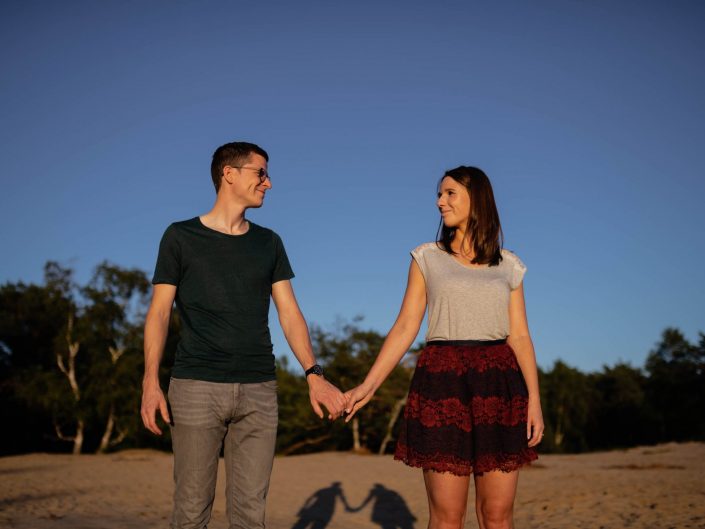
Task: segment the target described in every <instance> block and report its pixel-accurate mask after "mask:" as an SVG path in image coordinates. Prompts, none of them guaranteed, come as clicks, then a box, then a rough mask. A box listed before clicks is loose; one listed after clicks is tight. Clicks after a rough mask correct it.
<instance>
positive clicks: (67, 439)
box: [54, 422, 76, 441]
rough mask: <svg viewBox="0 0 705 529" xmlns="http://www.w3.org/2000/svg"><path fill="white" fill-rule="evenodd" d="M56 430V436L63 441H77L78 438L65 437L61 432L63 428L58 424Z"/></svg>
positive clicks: (55, 425)
mask: <svg viewBox="0 0 705 529" xmlns="http://www.w3.org/2000/svg"><path fill="white" fill-rule="evenodd" d="M54 429H55V430H56V436H57V437H58V438H59V439H61V440H62V441H75V440H76V436H73V437H69V436H68V435H64V433H63V432H62V431H61V426H59V423H58V422H55V423H54Z"/></svg>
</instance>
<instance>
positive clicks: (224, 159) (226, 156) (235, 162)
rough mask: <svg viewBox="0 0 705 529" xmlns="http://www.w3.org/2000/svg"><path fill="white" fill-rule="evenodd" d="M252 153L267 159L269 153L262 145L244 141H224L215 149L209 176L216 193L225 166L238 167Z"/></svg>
mask: <svg viewBox="0 0 705 529" xmlns="http://www.w3.org/2000/svg"><path fill="white" fill-rule="evenodd" d="M252 154H259V155H260V156H261V157H262V158H264V159H265V160H267V161H269V155H268V154H267V152H266V151H265V150H264V149H263V148H262V147H260V146H259V145H255V144H254V143H247V142H246V141H234V142H232V143H226V144H225V145H221V146H220V147H218V148H217V149H216V150H215V152H214V153H213V161H212V162H211V178H212V179H213V185H214V186H215V192H216V193H217V192H218V191H219V190H220V183H221V182H222V181H223V169H224V168H225V166H226V165H229V166H230V167H240V166H242V165H244V164H246V163H247V161H248V160H249V158H250V156H251V155H252Z"/></svg>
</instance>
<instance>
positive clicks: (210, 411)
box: [142, 142, 345, 529]
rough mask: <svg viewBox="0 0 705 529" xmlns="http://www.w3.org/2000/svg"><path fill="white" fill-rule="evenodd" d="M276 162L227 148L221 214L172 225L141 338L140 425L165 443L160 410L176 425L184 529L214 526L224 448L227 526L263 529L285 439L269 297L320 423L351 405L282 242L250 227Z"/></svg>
mask: <svg viewBox="0 0 705 529" xmlns="http://www.w3.org/2000/svg"><path fill="white" fill-rule="evenodd" d="M268 160H269V156H268V155H267V153H266V152H265V151H264V150H263V149H262V148H260V147H258V146H257V145H254V144H251V143H245V142H235V143H228V144H225V145H223V146H221V147H219V148H218V149H217V150H216V151H215V153H214V154H213V161H212V163H211V176H212V178H213V184H214V185H215V189H216V193H217V198H216V201H215V205H214V206H213V209H212V210H211V211H210V212H208V213H207V214H205V215H202V216H200V217H195V218H193V219H191V220H187V221H183V222H176V223H174V224H172V225H171V226H169V228H167V230H166V232H165V233H164V236H163V238H162V241H161V244H160V246H159V257H158V258H157V265H156V269H155V273H154V278H153V279H152V283H153V284H154V293H153V297H152V303H151V305H150V308H149V312H148V313H147V318H146V323H145V331H144V351H145V372H144V381H143V394H142V420H143V422H144V424H145V426H146V427H147V429H149V430H150V431H151V432H154V433H155V434H161V433H162V432H161V429H160V428H159V426H158V425H157V422H156V415H157V411H158V412H159V414H160V415H161V417H162V419H164V421H165V422H168V423H171V432H172V433H171V435H172V446H173V451H174V481H175V491H174V511H173V517H172V527H173V528H175V529H187V528H188V529H190V528H199V529H200V528H203V527H205V526H206V524H207V523H208V521H209V519H210V514H211V509H212V505H213V498H214V496H215V484H216V472H217V469H218V457H219V454H220V450H221V447H223V448H224V452H225V468H226V496H227V498H226V506H227V515H228V519H229V524H230V528H231V529H233V528H243V529H244V528H247V529H251V528H254V527H264V507H265V499H266V496H267V489H268V487H269V477H270V474H271V469H272V462H273V458H274V445H275V440H276V430H277V395H276V376H275V366H274V356H273V354H272V343H271V339H270V335H269V327H268V311H269V298H270V296H271V297H272V299H274V304H275V306H276V308H277V313H278V315H279V322H280V324H281V326H282V330H283V331H284V335H285V336H286V339H287V341H288V343H289V346H290V347H291V349H292V351H293V352H294V354H295V355H296V358H297V359H298V360H299V362H300V363H301V365H302V367H303V368H304V371H305V373H306V379H307V381H308V385H309V395H310V399H311V405H312V407H313V409H314V411H315V413H316V414H317V415H318V416H319V417H321V418H323V415H324V414H323V410H322V409H321V406H324V407H325V408H326V409H327V411H328V417H329V418H330V419H335V418H337V417H338V416H339V415H340V414H341V413H342V411H343V408H344V407H345V400H344V397H343V395H342V394H341V393H340V391H339V390H338V389H337V388H335V387H334V386H333V385H331V384H330V383H328V382H327V381H326V380H325V378H323V373H322V370H321V368H320V366H318V365H317V364H316V361H315V358H314V355H313V351H312V347H311V341H310V338H309V334H308V328H307V326H306V322H305V320H304V318H303V315H302V314H301V311H300V310H299V306H298V304H297V302H296V298H295V296H294V291H293V290H292V287H291V283H290V281H289V280H290V279H291V278H292V277H294V273H293V272H292V270H291V266H290V265H289V260H288V259H287V256H286V252H285V251H284V246H283V244H282V241H281V239H280V238H279V236H278V235H277V234H276V233H274V232H273V231H272V230H269V229H267V228H263V227H261V226H258V225H257V224H254V223H252V222H250V221H248V220H247V219H246V218H245V211H246V210H247V209H248V208H258V207H261V206H262V203H263V201H264V196H265V193H266V192H267V191H268V190H270V189H271V188H272V183H271V180H270V178H269V173H268V172H267V162H268ZM174 300H176V305H177V308H178V309H179V313H180V315H181V321H182V331H181V340H180V342H179V345H178V347H177V352H176V360H175V362H174V367H173V370H172V378H171V382H170V384H169V404H170V407H171V415H172V417H171V418H170V416H169V411H168V409H167V404H166V400H165V398H164V394H163V393H162V391H161V388H160V386H159V379H158V370H159V363H160V361H161V357H162V354H163V350H164V343H165V341H166V337H167V331H168V326H169V318H170V314H171V309H172V305H173V303H174Z"/></svg>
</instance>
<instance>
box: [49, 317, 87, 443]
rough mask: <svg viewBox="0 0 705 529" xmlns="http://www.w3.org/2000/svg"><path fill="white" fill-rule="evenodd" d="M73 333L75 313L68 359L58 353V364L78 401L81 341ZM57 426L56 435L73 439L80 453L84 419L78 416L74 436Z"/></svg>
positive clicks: (68, 338)
mask: <svg viewBox="0 0 705 529" xmlns="http://www.w3.org/2000/svg"><path fill="white" fill-rule="evenodd" d="M72 334H73V314H71V315H69V321H68V325H67V327H66V345H67V346H68V351H69V354H68V359H67V360H68V361H67V362H64V356H63V354H62V353H56V365H58V366H59V370H60V371H61V372H62V373H63V374H64V375H66V378H67V380H68V382H69V386H71V393H72V394H73V400H74V401H75V402H78V401H80V400H81V391H80V388H79V387H78V381H77V380H76V356H77V355H78V350H79V348H80V343H79V342H75V341H73V339H72V336H71V335H72ZM54 426H55V428H56V435H57V436H58V437H59V439H61V440H62V441H73V451H72V453H73V454H74V455H79V454H80V453H81V449H82V448H83V427H84V423H83V419H81V418H80V417H77V418H76V434H75V435H74V436H73V437H66V436H65V435H64V434H63V433H62V432H61V428H60V427H59V425H58V424H54Z"/></svg>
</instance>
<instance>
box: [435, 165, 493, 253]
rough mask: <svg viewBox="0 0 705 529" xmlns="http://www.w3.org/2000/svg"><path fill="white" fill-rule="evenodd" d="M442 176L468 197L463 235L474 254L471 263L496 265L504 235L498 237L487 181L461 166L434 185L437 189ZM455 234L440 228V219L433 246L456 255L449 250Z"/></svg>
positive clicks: (443, 226)
mask: <svg viewBox="0 0 705 529" xmlns="http://www.w3.org/2000/svg"><path fill="white" fill-rule="evenodd" d="M446 176H449V177H451V178H452V179H453V180H455V181H456V182H458V183H459V184H461V185H462V186H464V187H465V189H467V191H468V194H469V195H470V215H469V216H468V224H467V228H466V230H465V234H466V236H467V237H468V238H469V239H470V241H471V242H472V247H473V251H474V253H475V257H473V259H472V261H471V262H472V263H473V264H487V265H490V266H496V265H498V264H499V262H500V261H501V260H502V253H501V249H502V244H503V242H504V234H503V233H502V225H501V224H500V222H499V213H498V212H497V205H496V204H495V201H494V193H493V192H492V184H490V179H489V178H487V175H486V174H485V173H484V172H483V171H482V170H481V169H478V168H477V167H468V166H465V165H461V166H460V167H456V168H455V169H451V170H450V171H446V172H445V174H444V175H443V177H442V178H441V179H440V181H439V182H438V188H439V189H440V187H441V182H443V178H445V177H446ZM456 230H457V229H456V228H448V227H447V226H446V225H445V224H443V219H441V224H440V226H439V227H438V234H437V236H436V244H437V245H438V247H439V248H441V249H442V250H445V251H446V252H448V253H449V254H451V255H455V254H456V252H454V251H453V249H452V248H451V242H452V241H453V238H454V237H455V232H456Z"/></svg>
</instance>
